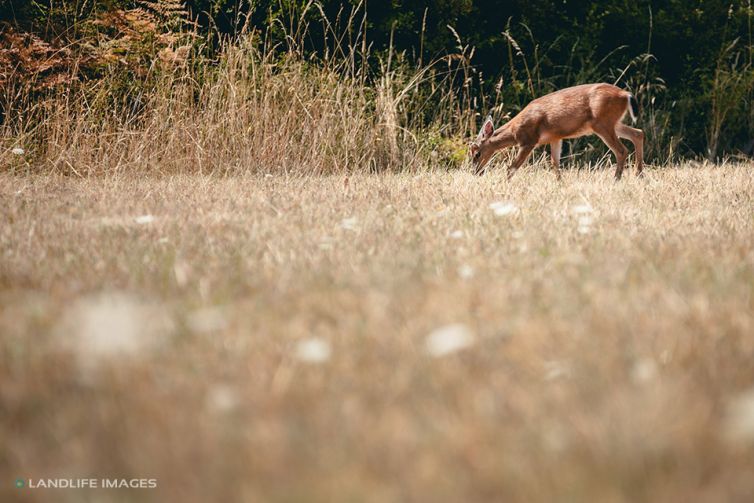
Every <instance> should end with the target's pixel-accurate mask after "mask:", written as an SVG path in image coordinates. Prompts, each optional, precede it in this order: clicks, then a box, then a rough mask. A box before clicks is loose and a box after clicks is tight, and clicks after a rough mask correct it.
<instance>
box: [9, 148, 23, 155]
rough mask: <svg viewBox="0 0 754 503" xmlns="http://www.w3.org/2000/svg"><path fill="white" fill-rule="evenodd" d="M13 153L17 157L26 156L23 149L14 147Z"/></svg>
mask: <svg viewBox="0 0 754 503" xmlns="http://www.w3.org/2000/svg"><path fill="white" fill-rule="evenodd" d="M11 152H12V153H13V154H15V155H24V154H25V153H26V151H25V150H24V149H22V148H21V147H13V149H12V150H11Z"/></svg>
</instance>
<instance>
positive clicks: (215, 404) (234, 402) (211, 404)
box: [207, 384, 240, 412]
mask: <svg viewBox="0 0 754 503" xmlns="http://www.w3.org/2000/svg"><path fill="white" fill-rule="evenodd" d="M239 402H240V400H239V399H238V393H236V391H235V390H234V389H233V388H231V387H230V386H227V385H224V384H220V385H217V386H214V387H213V388H212V389H211V390H209V393H207V408H209V409H210V410H212V411H214V412H230V411H232V410H233V409H235V408H236V407H238V404H239Z"/></svg>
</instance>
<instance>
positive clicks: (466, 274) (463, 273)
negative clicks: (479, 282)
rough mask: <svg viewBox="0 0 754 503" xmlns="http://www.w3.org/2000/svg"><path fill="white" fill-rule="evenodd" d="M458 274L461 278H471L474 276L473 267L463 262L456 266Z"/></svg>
mask: <svg viewBox="0 0 754 503" xmlns="http://www.w3.org/2000/svg"><path fill="white" fill-rule="evenodd" d="M458 276H459V277H460V278H461V279H471V278H473V277H474V268H473V267H471V266H470V265H469V264H463V265H462V266H460V267H459V268H458Z"/></svg>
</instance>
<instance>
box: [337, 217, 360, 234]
mask: <svg viewBox="0 0 754 503" xmlns="http://www.w3.org/2000/svg"><path fill="white" fill-rule="evenodd" d="M358 225H359V219H358V218H356V217H350V218H344V219H343V220H341V221H340V227H341V229H345V230H347V231H357V230H359V226H358Z"/></svg>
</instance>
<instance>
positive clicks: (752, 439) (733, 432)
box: [722, 389, 754, 444]
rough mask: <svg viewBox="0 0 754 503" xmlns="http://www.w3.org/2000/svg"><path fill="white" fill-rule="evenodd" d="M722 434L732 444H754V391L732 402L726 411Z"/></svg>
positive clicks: (737, 397)
mask: <svg viewBox="0 0 754 503" xmlns="http://www.w3.org/2000/svg"><path fill="white" fill-rule="evenodd" d="M722 433H723V436H724V438H725V439H726V440H728V441H729V442H730V443H731V444H740V443H745V444H753V443H754V389H749V390H748V391H745V392H743V393H741V394H739V395H737V396H736V397H734V398H733V399H732V400H730V402H729V403H728V405H727V407H726V409H725V418H724V421H723V431H722Z"/></svg>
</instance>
